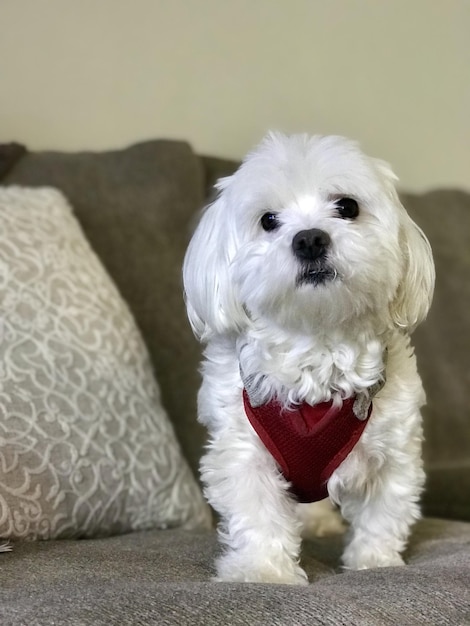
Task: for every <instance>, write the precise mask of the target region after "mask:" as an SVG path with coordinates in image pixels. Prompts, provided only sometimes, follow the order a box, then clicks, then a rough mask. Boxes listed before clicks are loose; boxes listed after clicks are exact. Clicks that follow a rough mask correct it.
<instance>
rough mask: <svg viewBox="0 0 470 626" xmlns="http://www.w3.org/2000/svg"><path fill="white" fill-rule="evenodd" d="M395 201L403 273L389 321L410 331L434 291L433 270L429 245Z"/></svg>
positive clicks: (421, 318)
mask: <svg viewBox="0 0 470 626" xmlns="http://www.w3.org/2000/svg"><path fill="white" fill-rule="evenodd" d="M396 200H397V202H398V203H399V210H400V232H399V243H400V248H401V253H402V255H403V272H402V277H401V281H400V284H399V286H398V289H397V292H396V294H395V298H394V299H393V301H392V303H391V307H390V312H391V316H392V320H393V323H394V324H395V325H396V326H398V327H400V328H403V329H404V330H406V331H407V332H409V333H411V332H413V330H414V329H415V328H416V326H418V324H420V323H421V322H422V321H423V320H424V319H425V318H426V315H427V313H428V311H429V307H430V306H431V301H432V297H433V293H434V281H435V270H434V261H433V257H432V250H431V245H430V244H429V241H428V239H427V237H426V235H425V234H424V233H423V231H422V230H421V228H420V227H419V226H417V224H415V222H414V221H413V220H412V219H411V217H410V216H409V215H408V213H407V212H406V211H405V209H404V207H403V206H402V205H401V204H400V202H399V200H398V196H397V199H396Z"/></svg>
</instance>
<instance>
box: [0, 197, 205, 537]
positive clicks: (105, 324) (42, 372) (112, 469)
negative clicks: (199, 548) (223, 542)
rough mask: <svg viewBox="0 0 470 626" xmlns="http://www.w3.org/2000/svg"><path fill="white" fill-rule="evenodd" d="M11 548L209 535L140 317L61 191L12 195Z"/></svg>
mask: <svg viewBox="0 0 470 626" xmlns="http://www.w3.org/2000/svg"><path fill="white" fill-rule="evenodd" d="M0 223H1V225H2V226H1V229H0V302H1V303H2V304H1V341H0V363H1V368H0V388H1V403H0V467H1V471H0V537H1V538H2V539H51V538H64V537H92V536H96V535H98V536H99V535H107V534H116V533H122V532H129V531H131V530H138V529H142V528H155V527H160V528H167V527H169V526H179V525H187V526H188V527H193V528H194V527H197V526H198V525H200V526H201V525H202V526H204V525H207V524H205V522H207V521H208V516H207V508H206V505H205V504H204V502H203V499H202V494H201V492H200V490H199V487H198V485H197V484H196V482H195V480H194V477H193V475H192V474H191V472H190V469H189V467H188V465H187V464H186V462H185V460H184V459H183V457H182V454H181V450H180V447H179V445H178V443H177V441H176V438H175V435H174V431H173V427H172V425H171V422H170V421H169V419H168V417H167V415H166V413H165V411H164V409H163V407H162V406H161V403H160V394H159V389H158V386H157V384H156V382H155V379H154V377H153V373H152V369H151V366H150V362H149V357H148V353H147V350H146V348H145V345H144V343H143V341H142V338H141V336H140V334H139V332H138V330H137V328H136V326H135V324H134V320H133V318H132V315H131V313H130V311H129V309H128V307H127V306H126V305H125V303H124V302H123V301H122V299H121V297H120V296H119V294H118V292H117V290H116V288H115V287H114V284H113V283H112V281H111V280H110V278H109V276H108V275H107V273H106V272H105V270H104V269H103V267H102V264H101V262H100V261H99V259H98V258H97V256H96V255H95V253H94V252H93V251H92V250H91V248H90V246H89V244H88V242H87V241H86V239H85V237H84V236H83V233H82V231H81V228H80V226H79V224H78V223H77V221H76V219H75V217H74V216H73V215H72V211H71V209H70V207H69V205H68V204H67V202H66V200H65V199H64V197H63V196H62V195H61V194H60V193H59V192H58V191H56V190H54V189H48V188H42V189H26V188H20V187H4V188H0Z"/></svg>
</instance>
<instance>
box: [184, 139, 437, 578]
mask: <svg viewBox="0 0 470 626" xmlns="http://www.w3.org/2000/svg"><path fill="white" fill-rule="evenodd" d="M395 180H396V177H395V176H394V174H393V173H392V171H391V170H390V168H389V166H388V165H387V164H386V163H384V162H383V161H379V160H376V159H372V158H369V157H367V156H366V155H364V154H363V153H362V152H361V151H360V149H359V147H358V146H357V144H356V143H354V142H352V141H349V140H347V139H344V138H342V137H336V136H314V137H308V136H306V135H294V136H291V137H286V136H284V135H281V134H277V133H271V134H270V135H268V136H267V138H266V139H265V140H264V141H263V142H262V143H261V145H260V146H259V147H258V148H257V149H256V150H255V151H254V152H253V153H251V154H250V155H248V157H247V158H246V159H245V161H244V162H243V164H242V165H241V167H240V168H239V170H238V171H237V172H236V173H235V174H234V175H233V176H230V177H228V178H224V179H222V180H220V181H219V182H218V184H217V189H218V190H219V192H220V193H219V196H218V198H217V199H216V201H215V202H214V203H213V204H212V205H211V206H209V207H208V208H207V209H206V211H205V212H204V214H203V216H202V219H201V221H200V223H199V225H198V227H197V229H196V232H195V233H194V236H193V238H192V240H191V243H190V245H189V248H188V251H187V254H186V258H185V263H184V272H183V273H184V288H185V295H186V302H187V309H188V316H189V319H190V322H191V324H192V327H193V330H194V332H195V334H196V335H197V337H198V338H199V339H200V340H201V341H202V342H204V343H205V344H206V348H205V353H204V357H205V358H204V361H203V365H202V374H203V382H202V386H201V389H200V392H199V400H198V404H199V420H200V421H201V422H202V423H203V424H205V425H206V426H207V428H208V430H209V434H210V441H209V444H208V449H207V453H206V455H205V456H204V458H203V460H202V462H201V474H202V480H203V482H204V485H205V493H206V496H207V498H208V500H209V502H210V503H211V504H212V505H213V507H214V508H215V509H216V510H217V511H218V513H219V514H220V516H221V522H220V526H219V536H220V540H221V542H222V544H224V546H225V550H224V553H223V555H222V556H221V557H220V558H219V559H218V561H217V572H218V578H219V579H221V580H230V581H260V582H278V583H306V582H307V579H306V575H305V572H304V571H303V570H302V569H301V567H300V565H299V553H300V543H301V533H302V527H301V526H302V523H304V524H305V523H306V524H307V526H312V525H313V526H315V522H314V521H313V522H312V520H309V519H308V518H309V514H310V512H312V511H313V509H314V508H315V507H313V509H312V506H311V505H305V504H299V502H309V501H311V500H318V499H321V498H323V497H325V496H329V498H330V500H331V501H332V502H334V503H335V504H336V505H338V506H339V507H340V510H341V513H342V515H343V517H344V518H345V519H346V520H347V522H349V524H350V530H349V533H348V541H347V545H346V549H345V552H344V555H343V562H344V566H345V567H347V568H354V569H362V568H369V567H381V566H391V565H401V564H402V563H403V560H402V557H401V554H400V553H401V552H402V551H403V549H404V547H405V545H406V542H407V538H408V535H409V532H410V527H411V525H412V524H413V523H414V522H415V521H416V520H417V519H418V518H419V515H420V511H419V498H420V494H421V491H422V487H423V482H424V474H423V469H422V461H421V441H422V427H421V416H420V407H421V406H422V405H423V403H424V400H425V396H424V392H423V388H422V385H421V380H420V378H419V375H418V373H417V369H416V360H415V356H414V354H413V349H412V347H411V346H410V339H409V336H410V333H411V332H412V330H413V329H414V328H415V327H416V325H417V324H419V323H420V322H421V321H422V320H423V319H424V318H425V316H426V314H427V311H428V309H429V306H430V303H431V299H432V293H433V286H434V265H433V261H432V255H431V249H430V246H429V243H428V241H427V239H426V237H425V236H424V234H423V233H422V231H421V230H420V229H419V228H418V227H417V226H416V224H415V223H414V222H413V221H412V220H411V218H410V217H409V216H408V214H407V213H406V211H405V209H404V208H403V206H402V205H401V204H400V201H399V199H398V196H397V193H396V191H395V188H394V181H395ZM305 506H307V507H308V508H307V511H305V510H304V511H302V510H300V513H301V515H300V518H302V522H301V521H300V518H299V509H302V508H303V507H305ZM322 524H323V530H325V519H323V520H322ZM326 531H328V520H326Z"/></svg>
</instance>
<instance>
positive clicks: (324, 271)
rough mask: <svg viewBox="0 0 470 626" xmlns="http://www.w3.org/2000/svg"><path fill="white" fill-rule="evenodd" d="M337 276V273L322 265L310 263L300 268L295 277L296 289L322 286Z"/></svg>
mask: <svg viewBox="0 0 470 626" xmlns="http://www.w3.org/2000/svg"><path fill="white" fill-rule="evenodd" d="M337 276H338V272H337V271H336V270H335V269H333V268H332V267H330V266H329V265H324V264H323V263H321V264H320V263H310V264H308V265H305V266H304V267H302V269H301V271H300V272H299V274H298V276H297V281H296V284H297V287H301V286H302V285H313V286H314V287H315V286H317V285H324V284H325V283H327V282H329V281H331V280H335V279H336V278H337Z"/></svg>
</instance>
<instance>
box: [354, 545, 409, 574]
mask: <svg viewBox="0 0 470 626" xmlns="http://www.w3.org/2000/svg"><path fill="white" fill-rule="evenodd" d="M342 561H343V567H344V568H345V569H354V570H359V569H371V568H374V567H398V566H401V565H405V562H404V561H403V559H402V557H401V555H400V554H399V553H398V552H396V551H395V550H387V549H385V548H379V547H377V546H375V547H372V546H355V545H350V546H348V547H347V548H346V550H345V551H344V554H343V558H342Z"/></svg>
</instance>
